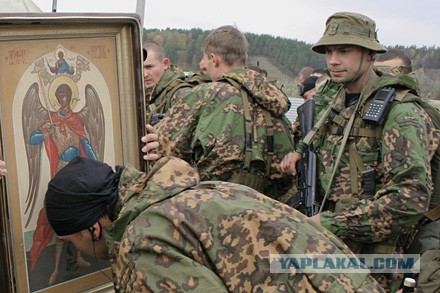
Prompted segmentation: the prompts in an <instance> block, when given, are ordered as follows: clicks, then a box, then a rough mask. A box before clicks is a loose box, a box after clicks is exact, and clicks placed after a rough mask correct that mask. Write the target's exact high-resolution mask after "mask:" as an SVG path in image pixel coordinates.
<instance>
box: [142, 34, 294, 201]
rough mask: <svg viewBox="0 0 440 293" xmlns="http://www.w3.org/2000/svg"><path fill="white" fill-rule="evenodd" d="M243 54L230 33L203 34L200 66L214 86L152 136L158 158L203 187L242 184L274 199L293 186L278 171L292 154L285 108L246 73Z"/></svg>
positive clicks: (242, 40)
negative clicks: (194, 174) (186, 167)
mask: <svg viewBox="0 0 440 293" xmlns="http://www.w3.org/2000/svg"><path fill="white" fill-rule="evenodd" d="M247 52H248V43H247V40H246V37H245V36H244V35H243V34H242V33H241V32H240V31H239V30H238V29H237V28H235V27H233V26H222V27H219V28H217V29H215V30H214V31H212V32H211V33H210V34H209V36H208V37H207V39H206V40H205V43H204V46H203V53H204V57H203V62H202V63H203V64H205V65H206V68H207V74H208V75H209V76H210V78H211V79H212V80H213V82H211V83H207V84H202V85H199V86H197V87H195V88H194V89H193V90H192V91H191V92H189V93H188V94H186V95H185V96H184V97H182V99H180V101H179V102H178V103H176V104H175V105H173V107H172V108H171V109H170V111H169V116H166V117H165V118H164V119H163V120H162V122H161V123H160V125H158V127H157V128H156V130H155V132H156V133H157V134H158V137H159V141H158V142H159V143H158V145H159V148H158V149H157V150H156V151H157V153H158V154H159V156H160V157H163V156H176V157H179V158H182V159H184V160H185V161H187V162H191V163H192V164H193V165H194V166H196V167H197V170H198V171H199V173H200V176H201V178H202V180H220V181H230V182H235V183H241V184H244V185H247V186H250V187H252V188H254V189H256V190H258V191H262V192H263V193H265V194H267V195H270V196H272V197H274V198H276V199H280V198H281V197H282V196H283V195H285V194H286V192H287V191H288V190H289V189H290V187H292V186H293V177H292V176H290V175H287V174H283V173H282V172H281V169H280V163H281V159H282V158H283V157H284V155H286V154H287V153H289V151H291V150H293V141H292V137H291V129H290V127H291V126H290V123H289V122H288V120H287V118H286V116H285V114H286V112H287V110H288V107H289V102H288V99H287V97H286V95H285V94H284V93H283V92H282V91H280V90H279V89H278V88H277V87H275V86H274V85H272V84H271V83H269V82H268V81H267V79H266V78H265V77H264V76H263V75H262V74H260V73H258V72H256V71H253V70H249V69H245V65H246V61H247ZM143 139H144V141H149V139H148V138H143Z"/></svg>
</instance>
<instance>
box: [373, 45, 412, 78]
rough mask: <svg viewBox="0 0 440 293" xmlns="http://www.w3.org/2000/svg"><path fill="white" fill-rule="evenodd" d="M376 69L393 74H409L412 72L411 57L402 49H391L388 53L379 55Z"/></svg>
mask: <svg viewBox="0 0 440 293" xmlns="http://www.w3.org/2000/svg"><path fill="white" fill-rule="evenodd" d="M374 67H376V68H379V69H381V70H383V71H385V72H390V73H392V74H399V73H404V74H409V73H411V72H412V64H411V59H410V57H409V56H408V55H407V54H406V53H405V51H403V50H400V49H389V50H388V51H387V52H385V53H383V54H380V55H377V56H376V59H375V60H374Z"/></svg>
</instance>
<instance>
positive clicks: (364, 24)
mask: <svg viewBox="0 0 440 293" xmlns="http://www.w3.org/2000/svg"><path fill="white" fill-rule="evenodd" d="M330 45H357V46H361V47H364V48H367V49H369V50H372V51H375V52H377V53H385V52H386V51H387V49H386V48H385V47H384V46H382V45H381V44H380V43H379V41H378V40H377V32H376V23H375V22H374V20H372V19H371V18H369V17H368V16H365V15H362V14H359V13H353V12H338V13H335V14H333V15H332V16H330V17H329V18H328V19H327V22H326V29H325V32H324V35H323V36H322V37H321V39H319V41H318V42H317V43H316V44H314V45H313V46H312V50H313V51H315V52H317V53H320V54H324V53H325V47H326V46H330Z"/></svg>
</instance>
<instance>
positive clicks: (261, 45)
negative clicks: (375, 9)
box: [143, 28, 440, 98]
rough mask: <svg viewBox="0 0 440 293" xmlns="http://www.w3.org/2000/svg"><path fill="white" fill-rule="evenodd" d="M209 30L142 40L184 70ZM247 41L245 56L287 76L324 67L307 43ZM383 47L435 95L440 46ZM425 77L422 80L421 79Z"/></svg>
mask: <svg viewBox="0 0 440 293" xmlns="http://www.w3.org/2000/svg"><path fill="white" fill-rule="evenodd" d="M209 33H210V31H207V30H202V29H190V30H185V29H170V28H168V29H164V30H159V29H144V34H143V39H144V41H146V40H153V41H156V42H157V43H159V44H161V45H162V46H163V47H164V48H165V51H166V52H167V55H168V57H169V58H170V59H171V61H172V63H175V64H178V65H179V66H181V67H182V68H183V69H185V70H188V71H198V69H199V65H198V64H199V61H200V59H201V58H202V56H203V54H202V50H201V49H202V46H203V43H204V40H205V38H206V37H207V36H208V34H209ZM245 35H246V38H247V40H248V42H249V56H264V57H265V58H267V59H268V60H270V62H271V63H272V64H274V65H275V66H276V67H277V69H279V70H280V71H282V72H283V73H284V74H286V75H288V76H294V77H296V76H297V74H298V72H299V71H300V70H301V68H303V67H304V66H310V67H313V68H325V66H326V65H325V57H324V56H323V55H321V54H317V53H315V52H313V51H312V50H311V45H312V44H309V43H306V42H303V41H299V40H293V39H287V38H282V37H274V36H271V35H267V34H262V35H257V34H254V33H245ZM387 48H398V49H401V50H403V51H405V52H406V53H407V54H408V55H409V56H410V58H411V60H412V63H413V69H414V71H416V73H417V72H418V77H419V79H421V83H422V84H424V86H426V87H429V92H431V93H432V92H434V93H436V94H434V95H435V96H434V97H433V98H440V97H437V95H440V94H439V91H440V78H439V74H438V73H439V72H440V47H436V46H432V47H426V46H423V47H416V46H415V45H413V46H410V47H406V46H402V45H395V46H392V47H387ZM425 79H426V80H425Z"/></svg>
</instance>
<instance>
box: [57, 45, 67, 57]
mask: <svg viewBox="0 0 440 293" xmlns="http://www.w3.org/2000/svg"><path fill="white" fill-rule="evenodd" d="M59 52H63V56H64V59H66V50H64V48H63V47H58V48H56V49H55V59H56V60H58V58H60V57H58V53H59Z"/></svg>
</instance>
